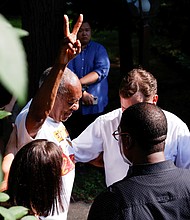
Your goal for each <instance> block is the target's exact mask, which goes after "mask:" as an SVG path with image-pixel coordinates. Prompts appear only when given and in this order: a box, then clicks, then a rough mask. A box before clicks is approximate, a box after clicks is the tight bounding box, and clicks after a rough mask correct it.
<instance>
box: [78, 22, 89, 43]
mask: <svg viewBox="0 0 190 220" xmlns="http://www.w3.org/2000/svg"><path fill="white" fill-rule="evenodd" d="M77 37H78V39H79V40H80V42H81V45H82V46H86V45H87V44H88V43H89V41H90V39H91V27H90V24H89V23H88V22H84V23H83V24H82V25H81V27H80V29H79V32H78V35H77Z"/></svg>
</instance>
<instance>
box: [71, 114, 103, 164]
mask: <svg viewBox="0 0 190 220" xmlns="http://www.w3.org/2000/svg"><path fill="white" fill-rule="evenodd" d="M72 145H73V148H74V150H75V160H76V162H83V163H85V162H89V161H90V160H93V159H95V158H97V157H98V155H99V154H100V153H101V152H102V151H103V146H102V145H103V140H102V136H101V120H100V118H99V117H98V118H97V119H96V120H95V121H94V122H93V123H91V124H90V125H89V126H88V127H87V128H86V129H85V130H84V131H83V132H82V133H81V134H80V135H79V136H78V137H77V138H75V139H73V140H72Z"/></svg>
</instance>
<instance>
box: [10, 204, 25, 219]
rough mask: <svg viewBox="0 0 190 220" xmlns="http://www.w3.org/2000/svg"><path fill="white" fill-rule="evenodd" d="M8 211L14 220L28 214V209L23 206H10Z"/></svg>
mask: <svg viewBox="0 0 190 220" xmlns="http://www.w3.org/2000/svg"><path fill="white" fill-rule="evenodd" d="M9 211H10V212H11V213H12V215H14V216H15V217H16V219H20V218H22V217H23V216H25V215H27V214H28V209H27V208H25V207H23V206H12V207H10V208H9Z"/></svg>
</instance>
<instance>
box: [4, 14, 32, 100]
mask: <svg viewBox="0 0 190 220" xmlns="http://www.w3.org/2000/svg"><path fill="white" fill-rule="evenodd" d="M0 33H1V34H0V81H1V83H2V84H3V85H4V86H5V87H6V88H7V89H8V91H9V92H10V93H11V94H14V96H15V97H17V100H18V102H19V103H20V104H24V103H25V102H26V98H27V87H28V78H27V59H26V54H25V50H24V47H23V44H22V41H21V39H20V36H19V35H20V34H19V33H18V29H17V31H16V30H15V28H13V26H12V25H11V24H10V23H9V22H8V21H7V20H6V19H5V18H4V17H3V16H2V15H1V14H0ZM25 34H26V33H25Z"/></svg>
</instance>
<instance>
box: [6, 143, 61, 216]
mask: <svg viewBox="0 0 190 220" xmlns="http://www.w3.org/2000/svg"><path fill="white" fill-rule="evenodd" d="M62 154H63V152H62V149H61V148H60V147H58V146H57V145H56V144H55V143H53V142H50V141H47V140H44V139H38V140H34V141H32V142H30V143H28V144H26V145H25V146H24V147H22V148H21V149H20V150H19V151H18V152H17V154H16V155H15V158H14V160H13V162H12V165H11V168H10V173H9V179H8V191H7V193H8V195H9V196H10V204H11V205H21V206H24V207H26V208H29V209H30V210H33V211H34V212H35V213H36V214H37V215H41V216H47V215H53V214H54V213H55V212H57V214H58V212H59V211H63V204H62V199H61V195H62V194H63V193H62V190H63V189H62V178H61V173H62V165H63V157H62Z"/></svg>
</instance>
